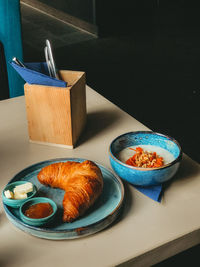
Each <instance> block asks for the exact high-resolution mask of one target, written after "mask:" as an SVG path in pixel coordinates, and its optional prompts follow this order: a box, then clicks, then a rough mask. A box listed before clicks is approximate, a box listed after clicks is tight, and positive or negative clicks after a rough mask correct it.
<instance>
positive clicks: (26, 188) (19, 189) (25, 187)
mask: <svg viewBox="0 0 200 267" xmlns="http://www.w3.org/2000/svg"><path fill="white" fill-rule="evenodd" d="M32 191H33V184H32V183H30V182H27V183H25V184H21V185H17V186H15V188H14V194H27V193H29V192H32Z"/></svg>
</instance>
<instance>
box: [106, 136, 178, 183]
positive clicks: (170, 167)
mask: <svg viewBox="0 0 200 267" xmlns="http://www.w3.org/2000/svg"><path fill="white" fill-rule="evenodd" d="M137 147H140V148H141V149H137V150H138V154H142V151H148V152H149V154H151V153H156V154H155V155H156V156H157V157H158V158H161V159H160V160H159V161H160V162H159V164H158V165H157V166H153V168H152V166H148V164H146V165H145V166H143V167H142V163H143V162H142V161H141V162H140V161H139V162H137V164H136V162H135V161H134V153H136V151H134V150H132V149H135V150H136V148H137ZM130 148H131V149H130ZM139 150H140V151H139ZM181 156H182V150H181V147H180V145H179V143H178V142H177V141H176V140H175V139H174V138H172V137H169V136H167V135H163V134H160V133H155V132H152V131H137V132H129V133H125V134H122V135H120V136H118V137H117V138H115V139H114V140H113V141H112V142H111V144H110V148H109V159H110V163H111V166H112V168H113V170H114V171H115V173H116V174H117V175H118V176H120V177H121V178H122V179H124V180H126V181H128V182H130V183H132V184H135V185H141V186H149V185H156V184H160V183H163V182H165V181H167V180H169V179H171V178H172V177H173V176H174V175H175V173H176V172H177V170H178V168H179V165H180V161H181ZM131 157H133V158H132V163H133V164H127V163H130V162H129V159H130V158H131ZM162 160H163V162H162ZM127 161H128V162H127ZM151 163H152V162H151ZM162 163H163V164H162ZM144 164H145V163H144ZM134 165H136V166H134ZM159 165H160V166H159Z"/></svg>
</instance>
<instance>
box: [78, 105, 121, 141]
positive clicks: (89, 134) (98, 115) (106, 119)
mask: <svg viewBox="0 0 200 267" xmlns="http://www.w3.org/2000/svg"><path fill="white" fill-rule="evenodd" d="M118 120H119V117H118V115H117V114H116V113H115V112H114V111H111V110H109V109H108V110H101V111H97V112H92V113H88V114H87V122H86V127H85V130H84V131H83V133H82V135H81V137H80V139H79V141H78V143H77V146H78V145H80V144H82V143H84V142H87V141H88V140H90V139H92V138H94V137H95V136H96V135H98V134H100V133H102V132H106V130H107V129H108V128H109V127H112V125H113V124H114V123H116V121H118Z"/></svg>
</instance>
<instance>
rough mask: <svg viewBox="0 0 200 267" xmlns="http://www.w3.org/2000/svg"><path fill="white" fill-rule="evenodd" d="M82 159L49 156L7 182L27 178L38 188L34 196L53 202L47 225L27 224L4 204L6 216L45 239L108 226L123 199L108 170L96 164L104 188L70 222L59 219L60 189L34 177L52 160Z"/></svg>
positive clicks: (76, 235)
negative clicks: (84, 209) (94, 199)
mask: <svg viewBox="0 0 200 267" xmlns="http://www.w3.org/2000/svg"><path fill="white" fill-rule="evenodd" d="M84 160H85V159H80V158H64V159H63V158H61V159H53V160H48V161H44V162H40V163H37V164H34V165H32V166H30V167H28V168H26V169H24V170H22V171H21V172H19V173H18V174H16V175H15V176H14V177H13V179H12V180H11V181H10V182H9V183H12V182H15V181H29V182H32V183H33V184H34V185H36V187H37V189H38V191H37V195H36V196H40V197H48V198H50V199H52V200H53V201H55V203H56V204H57V207H58V210H57V214H56V217H55V218H54V220H53V221H52V223H51V224H50V225H48V227H39V226H38V227H37V226H31V225H28V224H26V223H24V222H23V221H22V220H21V218H20V214H19V209H14V208H12V207H9V206H7V205H5V204H4V210H5V213H6V216H7V217H8V219H9V220H10V221H11V223H13V224H14V225H15V226H16V227H17V228H19V229H20V230H22V231H25V232H27V233H29V234H31V235H34V236H37V237H40V238H45V239H54V240H61V239H73V238H79V237H82V236H86V235H90V234H94V233H96V232H98V231H100V230H102V229H104V228H105V227H107V226H108V225H110V224H111V223H112V222H113V221H114V220H115V219H116V218H117V217H118V215H119V214H120V211H121V207H122V204H123V199H124V187H123V183H122V182H121V180H120V179H119V178H118V177H116V176H115V175H114V174H113V173H112V172H111V171H110V170H108V169H106V168H105V167H103V166H101V165H99V164H97V165H98V166H99V168H100V169H101V171H102V174H103V179H104V188H103V192H102V194H101V196H100V197H99V198H98V200H97V201H96V203H95V204H94V205H93V206H92V207H91V208H90V209H89V210H88V211H87V212H86V213H85V215H84V216H82V217H80V218H79V219H77V220H76V221H74V222H72V223H63V222H62V211H63V210H62V200H63V196H64V191H63V190H60V189H55V188H50V187H47V186H44V185H41V184H40V183H39V181H38V180H37V174H38V172H39V171H40V170H41V168H43V167H45V166H46V165H49V164H52V163H55V162H60V161H62V162H65V161H78V162H82V161H84Z"/></svg>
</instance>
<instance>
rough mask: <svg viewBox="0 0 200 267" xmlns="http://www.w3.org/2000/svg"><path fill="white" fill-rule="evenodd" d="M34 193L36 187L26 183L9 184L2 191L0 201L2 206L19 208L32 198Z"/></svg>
mask: <svg viewBox="0 0 200 267" xmlns="http://www.w3.org/2000/svg"><path fill="white" fill-rule="evenodd" d="M36 193H37V188H36V186H35V185H34V184H32V183H30V182H28V181H15V182H10V183H8V184H7V185H6V186H5V188H4V190H3V191H2V200H3V203H4V204H6V205H8V206H10V207H12V208H19V207H20V206H21V204H22V203H24V202H25V201H26V200H27V199H30V198H32V197H34V196H35V195H36Z"/></svg>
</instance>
